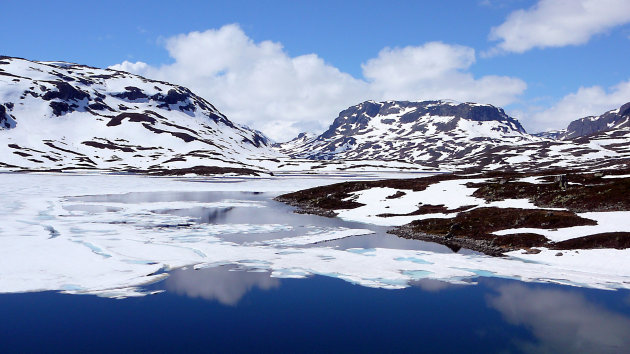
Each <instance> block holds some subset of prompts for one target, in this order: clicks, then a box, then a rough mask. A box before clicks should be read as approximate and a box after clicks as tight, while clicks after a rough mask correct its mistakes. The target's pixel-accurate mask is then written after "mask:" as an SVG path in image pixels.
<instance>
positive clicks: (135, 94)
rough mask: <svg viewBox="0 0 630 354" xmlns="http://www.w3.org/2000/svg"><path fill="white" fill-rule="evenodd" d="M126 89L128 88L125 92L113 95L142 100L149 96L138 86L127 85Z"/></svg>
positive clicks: (131, 99)
mask: <svg viewBox="0 0 630 354" xmlns="http://www.w3.org/2000/svg"><path fill="white" fill-rule="evenodd" d="M125 90H126V91H125V92H121V93H119V94H115V95H112V96H114V97H118V98H123V99H127V100H129V101H135V100H141V99H146V98H148V97H149V96H147V95H145V94H144V92H142V90H140V89H139V88H137V87H133V86H127V87H125Z"/></svg>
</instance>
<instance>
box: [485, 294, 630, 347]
mask: <svg viewBox="0 0 630 354" xmlns="http://www.w3.org/2000/svg"><path fill="white" fill-rule="evenodd" d="M497 291H498V294H497V295H492V296H490V297H488V303H489V305H490V307H492V308H494V309H496V310H498V311H499V312H501V314H502V315H503V317H504V319H505V320H506V321H507V322H508V323H511V324H514V325H522V326H525V327H526V328H528V329H529V330H531V331H532V334H533V335H534V336H535V337H536V338H537V339H538V343H531V342H521V343H518V344H519V346H520V347H521V348H520V349H522V350H523V351H525V352H535V353H548V352H549V353H551V352H553V353H561V352H565V353H567V352H569V353H609V352H610V353H618V352H622V351H624V350H628V348H630V318H628V317H626V316H623V315H620V314H616V313H613V312H611V311H609V310H607V309H605V308H603V307H601V306H598V305H596V304H593V303H590V302H589V301H588V300H587V299H585V298H584V297H583V296H582V295H580V294H579V293H577V292H571V291H562V290H548V289H543V288H532V287H527V286H524V285H521V284H509V285H504V286H500V287H498V288H497Z"/></svg>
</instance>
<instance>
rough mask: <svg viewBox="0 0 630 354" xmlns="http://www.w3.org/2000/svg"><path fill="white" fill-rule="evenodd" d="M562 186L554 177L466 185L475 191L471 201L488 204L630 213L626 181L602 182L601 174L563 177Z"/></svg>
mask: <svg viewBox="0 0 630 354" xmlns="http://www.w3.org/2000/svg"><path fill="white" fill-rule="evenodd" d="M562 176H564V178H565V180H564V184H562V182H561V181H556V179H557V178H558V176H545V177H542V178H541V180H542V181H543V182H546V183H538V184H534V183H526V182H517V181H514V180H512V179H509V178H508V179H506V178H502V179H497V180H494V181H490V182H485V183H469V184H468V185H467V186H469V187H477V188H478V189H477V190H476V191H475V192H474V193H473V196H474V197H477V198H482V199H485V200H486V201H488V202H491V201H498V200H505V199H518V198H524V199H529V200H530V201H531V202H532V203H534V204H535V205H537V206H539V207H542V208H566V209H569V210H571V211H574V212H586V211H623V210H630V198H628V195H630V178H602V177H603V174H602V173H580V174H566V175H562Z"/></svg>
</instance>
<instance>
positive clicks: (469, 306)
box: [0, 266, 630, 353]
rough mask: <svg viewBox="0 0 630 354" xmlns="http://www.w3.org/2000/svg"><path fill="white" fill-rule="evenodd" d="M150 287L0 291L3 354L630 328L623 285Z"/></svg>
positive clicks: (613, 342) (392, 341)
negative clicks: (133, 294)
mask: <svg viewBox="0 0 630 354" xmlns="http://www.w3.org/2000/svg"><path fill="white" fill-rule="evenodd" d="M151 289H155V290H158V289H161V290H165V292H163V293H160V294H155V295H151V296H145V297H140V298H127V299H121V300H115V299H107V298H99V297H95V296H89V295H65V294H59V293H54V292H41V293H27V294H4V295H0V352H2V353H12V352H16V353H17V352H39V353H41V352H59V353H69V352H83V353H94V352H110V353H111V352H222V353H237V352H255V353H260V352H271V353H278V352H288V353H295V352H309V353H322V352H361V353H366V352H374V353H383V352H392V353H394V352H395V353H400V352H440V353H453V352H466V353H495V352H526V351H534V352H538V351H543V350H545V351H550V352H575V351H579V350H583V351H586V352H593V350H594V351H595V352H606V351H609V352H623V351H627V350H628V347H626V346H625V345H627V344H628V338H627V336H626V337H624V336H625V335H630V332H626V331H630V292H627V291H626V292H621V291H616V292H613V291H599V290H592V289H582V288H567V287H563V286H555V285H544V284H528V283H521V282H518V281H512V280H504V279H493V278H481V279H480V282H479V284H478V285H468V286H461V285H460V286H453V285H446V284H444V283H439V282H425V283H422V284H415V286H414V287H411V288H407V289H403V290H383V289H372V288H366V287H361V286H357V285H352V284H349V283H347V282H344V281H342V280H338V279H334V278H328V277H321V276H315V277H311V278H308V279H282V280H280V279H276V278H271V277H270V276H269V274H268V273H264V272H263V273H251V272H246V271H243V270H237V269H235V268H232V267H228V266H226V267H219V268H213V269H202V270H197V271H195V270H179V271H176V272H174V273H173V274H172V276H171V277H170V278H168V279H167V280H166V281H163V282H161V283H157V284H153V285H152V286H151ZM529 300H531V301H529ZM542 304H546V305H547V306H549V308H547V309H544V308H542V309H541V308H540V307H541V305H542ZM542 307H544V306H542ZM607 326H608V327H610V328H608V327H607ZM598 331H599V332H601V333H599V332H598ZM593 335H594V337H593Z"/></svg>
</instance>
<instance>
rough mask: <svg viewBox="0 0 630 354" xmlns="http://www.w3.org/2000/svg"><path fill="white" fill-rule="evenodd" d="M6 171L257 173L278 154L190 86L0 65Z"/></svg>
mask: <svg viewBox="0 0 630 354" xmlns="http://www.w3.org/2000/svg"><path fill="white" fill-rule="evenodd" d="M0 148H2V150H3V153H2V154H0V168H4V169H29V170H50V169H105V170H113V171H129V170H141V171H160V170H166V169H182V168H190V167H194V166H204V167H206V168H208V167H211V168H213V169H214V171H218V172H220V171H221V170H223V171H227V172H229V171H230V169H234V168H239V169H241V168H247V169H254V170H260V164H259V163H258V162H257V161H253V160H252V159H259V158H260V157H261V156H276V155H278V154H277V153H276V152H275V151H274V150H272V149H271V147H270V143H269V141H268V140H267V138H266V137H265V136H264V135H262V134H261V133H259V132H257V131H254V130H251V129H249V128H247V127H244V126H240V125H238V124H235V123H233V122H231V121H230V120H228V118H226V117H225V116H224V115H223V114H221V112H219V111H218V110H217V109H216V108H215V107H213V106H212V104H210V103H209V102H207V101H206V100H204V99H203V98H201V97H199V96H197V95H195V94H193V93H192V92H191V91H190V90H188V89H187V88H185V87H181V86H177V85H172V84H169V83H166V82H161V81H154V80H149V79H146V78H143V77H140V76H137V75H132V74H129V73H126V72H121V71H115V70H109V69H97V68H92V67H88V66H83V65H78V64H72V63H65V62H36V61H29V60H24V59H19V58H12V57H0Z"/></svg>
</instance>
